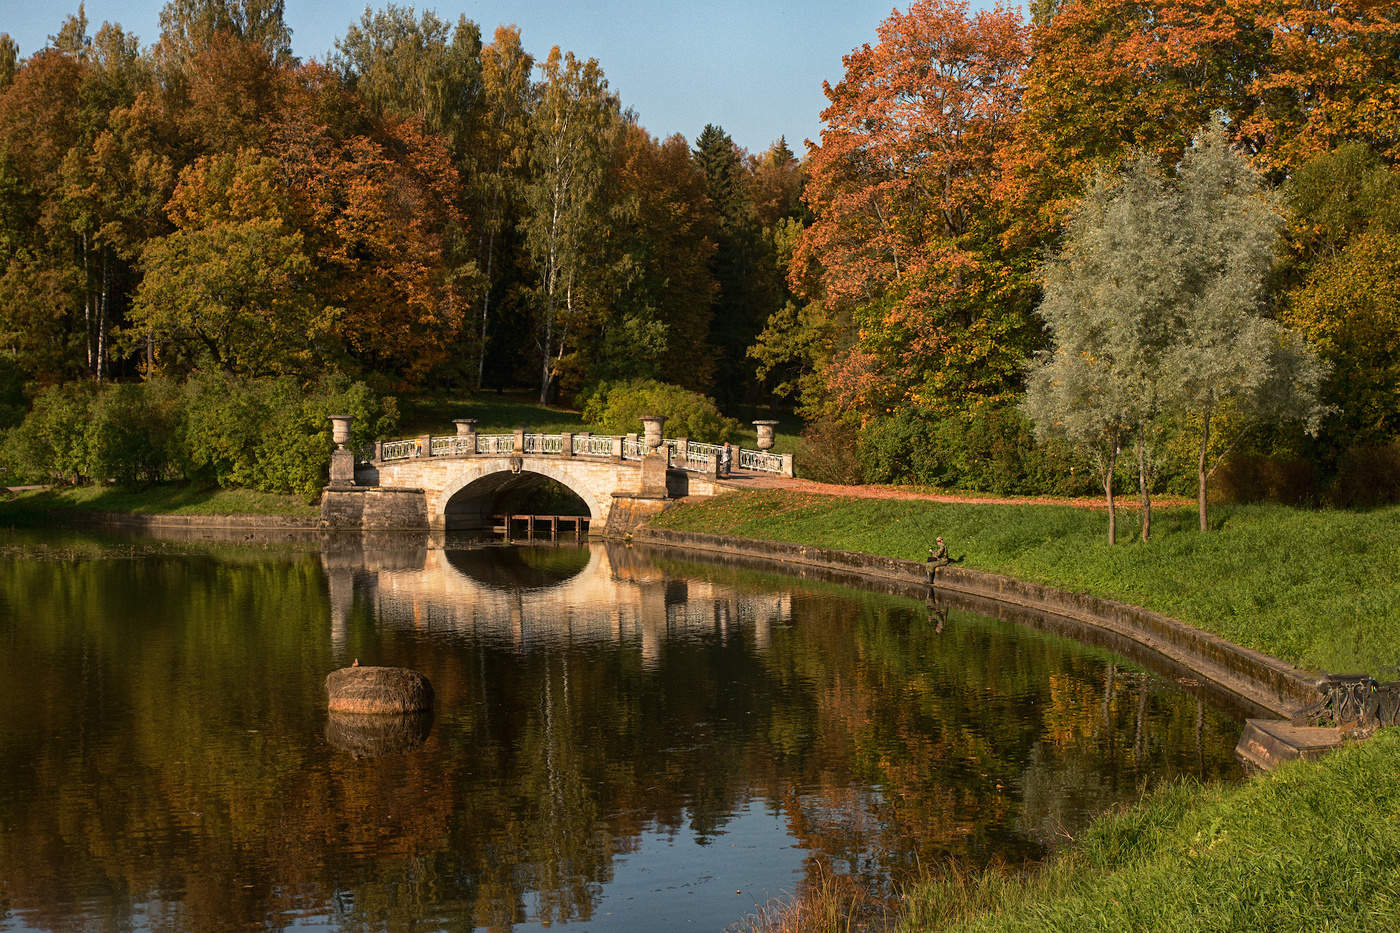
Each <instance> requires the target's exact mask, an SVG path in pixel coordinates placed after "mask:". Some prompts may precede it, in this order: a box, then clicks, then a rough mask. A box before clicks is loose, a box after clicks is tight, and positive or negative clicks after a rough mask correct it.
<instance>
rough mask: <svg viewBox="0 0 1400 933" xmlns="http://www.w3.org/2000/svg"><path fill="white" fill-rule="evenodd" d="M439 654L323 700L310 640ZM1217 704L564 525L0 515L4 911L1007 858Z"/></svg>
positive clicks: (370, 919) (1130, 783) (653, 897)
mask: <svg viewBox="0 0 1400 933" xmlns="http://www.w3.org/2000/svg"><path fill="white" fill-rule="evenodd" d="M356 659H358V660H359V662H360V663H361V664H386V665H398V666H406V667H412V668H415V669H417V670H418V671H421V672H422V673H424V674H425V675H427V676H428V678H429V679H430V680H431V681H432V683H433V686H434V688H435V691H436V694H437V707H436V711H435V714H434V715H433V716H432V717H431V718H430V719H425V720H417V721H407V722H401V723H396V724H394V725H392V726H388V727H381V728H379V729H378V730H377V731H375V730H367V729H366V728H365V727H364V726H363V724H357V723H343V722H337V721H334V720H330V719H329V718H328V715H327V713H326V710H325V695H324V688H323V681H324V678H325V675H326V674H327V673H328V672H329V671H331V670H333V669H335V668H337V667H341V666H345V665H347V664H350V663H351V662H352V661H354V660H356ZM1238 734H1239V722H1238V720H1237V719H1236V718H1235V717H1234V716H1233V714H1231V713H1229V712H1225V711H1220V710H1217V709H1215V708H1213V707H1211V706H1210V705H1208V704H1207V703H1205V702H1203V701H1201V700H1200V699H1198V698H1197V697H1196V696H1194V695H1192V694H1190V693H1188V692H1186V691H1185V690H1184V689H1183V688H1182V687H1180V686H1178V685H1177V684H1175V683H1171V682H1167V681H1163V680H1160V679H1158V678H1156V677H1153V676H1151V675H1149V674H1146V673H1144V672H1142V671H1141V670H1139V669H1136V668H1134V667H1133V666H1131V665H1129V664H1128V663H1127V662H1125V661H1123V660H1122V659H1120V658H1116V657H1115V656H1113V655H1111V654H1109V653H1107V652H1104V651H1101V650H1098V649H1094V648H1088V647H1085V646H1083V645H1080V644H1078V643H1076V642H1073V641H1070V640H1067V639H1063V638H1059V637H1055V636H1052V635H1047V634H1043V633H1039V632H1034V631H1030V630H1027V629H1023V628H1020V627H1018V626H1016V625H1013V624H1010V623H1006V622H999V621H995V620H992V619H988V618H984V617H980V616H977V615H973V614H971V613H967V612H962V611H959V610H957V609H952V610H948V609H944V608H939V607H931V606H929V605H926V604H925V603H924V602H921V601H917V600H913V599H907V598H899V597H894V596H885V595H877V594H873V593H869V592H863V591H860V590H855V589H848V588H843V587H839V586H835V585H832V584H825V583H817V582H809V581H802V580H798V579H795V578H789V577H783V576H779V575H774V574H765V573H756V572H752V571H745V570H739V569H734V568H726V567H719V566H710V565H704V564H699V563H686V562H682V561H680V560H677V559H675V558H674V557H667V556H658V555H657V554H656V553H654V552H653V553H645V554H644V553H640V552H637V551H634V550H627V549H621V548H616V547H610V546H609V547H605V546H603V545H593V546H591V547H589V546H584V547H559V548H518V547H517V548H506V547H481V546H476V547H471V548H449V549H429V548H426V547H423V546H418V545H413V546H406V547H405V546H389V545H387V544H386V545H378V544H371V546H369V547H368V548H366V547H364V546H363V545H362V544H360V543H358V542H357V543H354V544H351V545H348V546H347V545H344V544H341V545H338V546H333V547H329V548H327V549H325V550H324V551H323V550H319V549H318V550H309V549H303V550H296V549H287V548H283V549H272V548H251V547H232V546H223V545H217V546H216V545H195V544H170V543H160V542H153V541H128V542H118V541H114V540H100V539H97V538H93V537H87V536H75V535H60V534H56V533H48V534H35V533H21V532H0V930H4V931H19V930H73V929H80V930H89V929H91V930H128V929H161V930H190V931H203V930H226V929H227V930H233V929H248V928H250V927H253V928H273V929H297V930H302V929H305V930H378V929H410V928H412V929H450V930H471V929H490V930H537V929H542V928H544V927H546V926H549V927H556V926H561V925H562V926H564V927H566V928H567V929H570V930H580V931H582V930H594V931H605V930H606V931H632V930H636V931H642V930H654V929H660V928H685V929H695V930H710V931H718V930H722V929H724V928H725V926H726V925H728V924H731V923H733V922H735V921H737V920H740V919H741V918H742V917H744V916H745V914H746V913H748V912H750V911H752V910H753V909H754V906H755V905H756V904H762V903H764V902H765V901H767V900H768V899H769V898H774V897H781V896H784V895H789V894H791V893H792V892H794V891H795V890H798V889H799V888H800V886H801V885H802V884H803V883H804V882H805V881H807V880H808V879H811V878H814V877H816V876H818V875H819V874H820V873H823V872H833V871H834V872H838V873H849V874H852V875H854V876H856V877H857V878H858V879H860V880H861V881H862V882H863V883H865V884H867V885H868V886H870V887H871V888H873V889H875V890H876V891H881V890H888V889H889V887H890V886H891V885H893V884H898V883H899V882H901V881H903V880H905V879H907V878H909V877H910V876H911V875H913V874H915V873H917V872H918V871H920V870H924V871H929V870H933V871H937V870H938V869H939V868H940V867H942V866H946V865H948V864H949V863H950V862H956V863H959V864H962V865H965V866H976V865H982V864H986V863H988V862H990V861H993V860H998V861H1001V862H1005V863H1010V864H1012V865H1023V864H1029V863H1032V862H1034V861H1035V860H1037V859H1039V858H1042V857H1043V856H1044V855H1045V854H1046V853H1047V852H1049V851H1051V850H1052V849H1054V848H1055V847H1056V846H1058V845H1062V844H1064V842H1065V840H1067V839H1068V838H1069V837H1070V836H1072V835H1073V834H1074V833H1075V832H1077V831H1078V829H1079V828H1081V827H1082V826H1083V825H1084V824H1085V822H1086V821H1087V820H1088V819H1089V818H1090V817H1091V816H1092V815H1093V814H1095V813H1098V812H1101V811H1103V810H1105V809H1107V808H1110V807H1112V806H1114V805H1115V804H1119V803H1122V802H1126V801H1130V800H1132V799H1134V798H1136V797H1137V796H1138V795H1139V794H1140V792H1141V790H1142V788H1143V787H1144V786H1145V785H1148V784H1151V783H1152V782H1156V781H1159V780H1162V779H1164V778H1169V777H1172V776H1177V775H1183V774H1189V775H1193V776H1197V777H1201V778H1205V779H1216V778H1221V777H1231V776H1233V775H1234V774H1235V768H1236V766H1235V764H1234V762H1233V758H1232V754H1231V749H1232V748H1233V745H1234V743H1235V740H1236V738H1237V737H1238Z"/></svg>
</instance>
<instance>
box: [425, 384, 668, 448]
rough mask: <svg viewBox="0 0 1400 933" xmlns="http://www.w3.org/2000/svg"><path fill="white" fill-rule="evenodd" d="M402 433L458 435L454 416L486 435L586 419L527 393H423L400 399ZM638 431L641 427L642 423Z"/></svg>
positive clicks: (579, 424)
mask: <svg viewBox="0 0 1400 933" xmlns="http://www.w3.org/2000/svg"><path fill="white" fill-rule="evenodd" d="M399 413H400V416H401V417H400V422H399V432H398V433H399V435H400V436H402V437H415V436H417V435H420V434H455V433H456V432H457V426H456V425H454V424H453V423H452V419H453V418H475V419H476V420H477V425H476V429H477V430H478V431H480V432H481V433H483V434H508V433H510V432H511V431H513V430H514V429H516V428H525V429H526V430H527V431H530V432H531V433H535V434H559V433H562V432H564V431H581V430H586V428H585V425H584V423H583V418H582V417H581V416H580V415H579V413H578V412H576V411H570V410H569V409H567V408H548V407H546V406H544V405H540V404H539V403H537V402H536V401H535V399H534V397H533V396H532V395H530V394H528V393H521V392H507V393H503V394H501V395H497V394H496V393H494V392H482V393H477V394H474V395H473V394H468V395H457V396H454V397H452V398H443V397H441V396H423V397H417V398H401V399H399ZM638 430H641V427H640V425H639V426H638Z"/></svg>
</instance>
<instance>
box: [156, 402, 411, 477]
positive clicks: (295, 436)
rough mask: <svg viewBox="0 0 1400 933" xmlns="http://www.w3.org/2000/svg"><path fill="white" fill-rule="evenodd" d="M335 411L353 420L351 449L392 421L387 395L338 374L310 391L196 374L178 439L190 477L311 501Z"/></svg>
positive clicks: (323, 470)
mask: <svg viewBox="0 0 1400 933" xmlns="http://www.w3.org/2000/svg"><path fill="white" fill-rule="evenodd" d="M333 414H335V415H350V416H351V417H352V418H353V419H354V420H353V421H352V422H351V425H350V427H351V437H350V442H351V444H352V445H353V446H362V445H364V444H367V443H368V442H370V441H372V440H373V439H374V438H375V437H378V436H381V435H383V434H387V433H389V432H391V431H392V430H393V429H394V428H395V427H396V426H397V424H398V407H397V405H396V403H395V400H394V399H393V398H384V399H381V398H379V397H378V396H376V395H375V394H374V393H373V392H372V391H371V390H370V389H369V387H368V386H366V385H365V384H364V383H361V382H356V383H351V382H350V381H349V380H348V379H346V378H344V377H327V378H324V379H322V380H321V381H320V382H318V383H317V384H316V385H314V386H312V387H311V388H309V389H303V388H302V387H301V386H300V385H299V384H298V383H297V382H296V380H294V379H292V378H291V377H281V378H276V379H261V380H253V381H248V380H235V379H232V378H230V377H228V376H224V375H204V376H198V377H195V378H193V379H191V380H190V381H189V382H188V383H187V384H186V386H185V404H184V430H183V438H182V440H183V444H184V448H185V450H186V452H187V457H188V462H189V465H190V471H191V474H192V476H197V477H202V478H205V479H207V480H210V481H212V482H214V483H217V484H218V485H219V486H223V487H232V486H242V487H247V488H250V489H258V490H261V491H263V492H280V493H294V494H296V495H300V496H305V497H307V498H308V499H309V498H312V497H314V496H315V495H316V493H317V492H318V491H319V490H320V488H321V487H322V486H324V485H325V483H326V474H327V470H328V467H329V464H330V456H331V450H332V449H333V447H334V444H333V443H332V441H331V425H330V420H329V416H330V415H333Z"/></svg>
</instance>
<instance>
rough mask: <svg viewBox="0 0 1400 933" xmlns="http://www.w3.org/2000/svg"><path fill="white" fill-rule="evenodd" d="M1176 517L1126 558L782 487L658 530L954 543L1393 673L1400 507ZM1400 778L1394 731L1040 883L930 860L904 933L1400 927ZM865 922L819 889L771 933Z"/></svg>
mask: <svg viewBox="0 0 1400 933" xmlns="http://www.w3.org/2000/svg"><path fill="white" fill-rule="evenodd" d="M1156 517H1157V521H1156V522H1154V537H1153V539H1152V540H1151V541H1149V542H1147V543H1146V544H1144V543H1141V542H1137V541H1133V540H1131V539H1129V540H1127V541H1125V542H1123V543H1120V544H1118V545H1115V546H1112V547H1110V546H1109V545H1108V544H1107V542H1106V541H1105V540H1104V529H1103V516H1102V515H1100V514H1097V513H1094V512H1092V511H1089V510H1085V509H1083V508H1076V507H1073V506H1070V505H1041V504H1015V505H1012V504H992V503H957V502H952V503H948V502H931V501H927V500H922V501H920V500H907V499H898V500H892V499H878V498H869V497H861V498H856V497H846V496H839V495H814V494H811V493H805V492H796V491H792V490H763V491H755V492H738V493H735V494H732V495H727V496H723V497H719V498H716V499H712V500H707V501H703V502H702V501H696V502H690V503H686V504H684V505H681V506H678V507H676V508H674V509H672V510H670V511H668V512H666V513H664V514H663V515H661V516H659V517H658V518H657V519H654V520H653V521H652V523H651V524H652V525H653V526H655V527H661V528H668V529H674V530H680V531H690V532H699V533H704V534H723V535H730V536H735V537H742V538H749V539H754V540H759V541H783V542H789V543H793V544H802V545H807V546H814V547H822V548H833V549H839V550H846V551H855V552H859V553H864V554H871V555H877V556H883V557H894V558H899V559H904V560H915V561H917V560H920V559H922V558H923V557H924V556H926V554H927V548H928V546H929V545H930V544H931V543H932V542H933V539H934V538H935V537H937V536H939V535H942V536H943V537H944V538H945V539H946V540H947V541H948V542H949V545H950V549H951V551H952V553H953V555H954V556H961V557H962V566H965V567H968V568H972V569H977V570H983V571H988V572H992V573H999V574H1005V575H1007V576H1011V577H1016V578H1017V579H1021V580H1026V581H1030V582H1036V583H1043V584H1045V585H1048V586H1053V587H1057V588H1059V589H1063V590H1068V591H1071V592H1079V593H1089V594H1092V595H1095V596H1100V597H1103V598H1107V599H1114V600H1118V601H1121V602H1126V603H1130V604H1133V605H1137V606H1142V607H1144V608H1148V609H1152V610H1155V611H1157V612H1161V613H1164V614H1167V615H1171V616H1174V617H1176V618H1179V619H1182V620H1183V621H1186V622H1188V623H1190V624H1192V625H1194V626H1197V627H1199V628H1201V629H1202V630H1204V631H1208V632H1212V633H1215V634H1218V635H1221V636H1222V637H1225V638H1227V639H1229V640H1231V641H1234V642H1236V643H1238V644H1243V645H1246V646H1248V647H1251V648H1255V649H1256V650H1259V651H1262V652H1264V653H1266V654H1270V655H1273V656H1275V657H1279V658H1282V659H1284V660H1287V661H1290V662H1292V663H1295V664H1298V665H1300V666H1303V667H1310V668H1313V669H1316V670H1330V671H1344V670H1355V671H1366V672H1368V673H1372V674H1374V675H1377V676H1378V677H1380V678H1381V679H1387V680H1388V679H1394V677H1395V674H1396V671H1395V669H1394V667H1393V666H1392V665H1394V664H1396V663H1397V660H1400V581H1397V574H1396V573H1395V569H1396V568H1397V567H1400V534H1397V533H1400V509H1395V508H1390V509H1379V510H1374V511H1368V512H1327V511H1307V510H1299V509H1287V508H1282V507H1277V506H1222V507H1218V508H1216V509H1215V510H1213V513H1212V517H1213V520H1214V526H1213V527H1214V530H1213V531H1212V532H1210V533H1208V534H1202V533H1200V532H1199V531H1198V530H1196V529H1195V525H1194V523H1195V518H1196V516H1195V511H1194V510H1193V509H1190V508H1183V509H1165V510H1162V511H1161V512H1159V513H1158V515H1157V516H1156ZM1126 531H1127V534H1128V535H1131V533H1132V531H1133V529H1132V528H1131V527H1129V528H1128V529H1126ZM1125 537H1126V536H1125ZM1397 774H1400V731H1398V730H1388V731H1385V732H1382V733H1380V734H1379V735H1377V736H1376V737H1375V738H1374V739H1372V740H1371V741H1369V742H1366V743H1364V744H1359V745H1348V746H1344V747H1342V748H1341V749H1339V750H1337V751H1335V752H1333V753H1332V754H1330V755H1328V756H1326V757H1325V758H1323V759H1321V760H1316V761H1307V762H1296V763H1293V764H1290V765H1287V766H1285V767H1283V768H1280V769H1279V770H1278V771H1276V772H1272V773H1269V774H1265V775H1260V776H1258V777H1256V778H1255V779H1254V780H1251V781H1248V782H1246V783H1244V784H1242V785H1237V786H1210V787H1208V786H1202V785H1199V784H1195V783H1183V784H1178V785H1173V786H1170V787H1165V788H1159V789H1157V790H1156V791H1154V792H1152V793H1149V794H1148V795H1147V796H1146V797H1145V798H1144V799H1143V801H1142V802H1141V803H1140V804H1138V805H1137V806H1135V807H1133V808H1131V809H1129V810H1127V811H1125V812H1123V813H1115V814H1108V815H1105V816H1104V817H1102V818H1100V819H1099V820H1097V821H1096V822H1095V823H1094V824H1093V826H1092V827H1091V828H1090V829H1089V830H1088V831H1087V832H1086V833H1085V834H1083V835H1082V836H1081V837H1080V838H1077V839H1076V840H1075V845H1074V846H1072V847H1070V848H1069V849H1067V850H1066V851H1065V852H1064V853H1063V854H1061V855H1060V856H1058V857H1056V858H1054V859H1052V860H1051V861H1050V862H1048V863H1047V864H1046V865H1045V866H1044V867H1043V868H1042V869H1040V870H1039V871H1036V872H1032V873H1030V874H1027V875H1008V874H1003V873H1001V872H998V871H996V870H990V871H985V872H974V873H963V872H961V871H959V870H958V869H957V867H956V866H928V878H927V880H926V881H925V882H924V883H923V884H920V885H918V886H916V887H914V888H913V889H911V890H909V891H907V892H906V895H905V898H904V899H903V901H902V903H901V905H900V908H899V913H900V925H899V929H900V930H902V931H905V933H922V931H927V930H944V929H951V930H966V931H979V933H981V931H1010V930H1026V931H1030V930H1035V931H1043V930H1065V931H1080V930H1104V931H1109V930H1114V931H1116V930H1125V929H1143V930H1146V929H1151V930H1201V929H1210V930H1240V931H1245V930H1250V931H1252V930H1260V929H1278V930H1311V929H1325V928H1333V927H1336V928H1340V927H1341V926H1347V927H1354V928H1356V929H1375V930H1382V929H1384V930H1390V929H1395V928H1397V926H1400V871H1397V869H1400V818H1397V816H1396V813H1397V812H1400V796H1398V795H1400V781H1397V780H1396V775H1397ZM835 897H836V899H837V900H839V894H838V895H836V896H835ZM833 908H834V909H833ZM858 909H859V908H858V905H855V904H838V903H833V894H832V892H830V891H828V892H815V893H812V894H811V895H810V896H809V897H808V898H807V899H806V900H803V899H799V900H798V901H795V902H793V904H791V905H789V909H788V910H786V911H776V912H774V913H772V914H770V915H769V917H768V918H767V922H766V923H765V924H762V925H760V926H761V928H762V929H764V930H765V931H766V933H780V931H788V930H792V931H796V930H804V931H822V930H827V929H830V930H838V929H844V927H842V926H841V925H840V923H839V922H834V923H833V924H831V925H823V923H822V922H820V921H816V922H815V923H814V921H813V918H814V917H817V918H820V917H823V916H830V917H834V918H841V917H849V916H851V915H852V913H853V912H858Z"/></svg>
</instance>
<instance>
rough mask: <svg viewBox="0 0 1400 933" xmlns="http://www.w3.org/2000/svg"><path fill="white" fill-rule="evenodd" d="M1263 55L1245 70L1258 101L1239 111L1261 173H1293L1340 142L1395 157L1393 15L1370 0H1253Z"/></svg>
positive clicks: (1399, 29)
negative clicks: (1263, 42)
mask: <svg viewBox="0 0 1400 933" xmlns="http://www.w3.org/2000/svg"><path fill="white" fill-rule="evenodd" d="M1245 8H1246V9H1252V10H1253V12H1254V19H1255V22H1256V26H1257V28H1258V29H1259V30H1260V31H1261V32H1263V33H1264V34H1266V35H1267V36H1268V56H1267V59H1266V61H1265V62H1264V63H1263V65H1262V66H1261V67H1256V68H1254V69H1252V70H1251V71H1249V72H1248V73H1247V77H1248V89H1249V92H1250V94H1251V95H1252V96H1253V97H1254V98H1255V99H1256V101H1257V104H1256V106H1255V107H1254V108H1253V109H1252V111H1251V112H1250V113H1249V114H1248V115H1242V119H1241V121H1240V122H1241V127H1240V132H1241V135H1242V136H1243V137H1244V138H1245V139H1248V140H1250V141H1251V144H1252V146H1253V148H1254V149H1255V151H1256V152H1257V153H1258V161H1259V164H1260V166H1261V168H1262V169H1263V170H1265V171H1266V172H1269V173H1271V174H1272V175H1274V176H1276V177H1281V176H1284V175H1286V174H1289V173H1292V172H1296V171H1297V170H1299V169H1301V168H1302V166H1303V165H1304V164H1305V163H1306V162H1307V161H1308V160H1309V159H1311V158H1312V157H1314V156H1317V155H1320V154H1322V153H1325V152H1327V151H1329V150H1331V149H1334V148H1336V147H1338V146H1341V145H1342V144H1344V143H1347V142H1359V143H1362V144H1364V145H1367V146H1370V147H1371V148H1372V149H1374V150H1375V151H1376V152H1377V153H1379V154H1380V155H1382V156H1383V157H1384V158H1385V159H1386V160H1387V161H1388V162H1390V163H1391V164H1395V163H1396V162H1397V161H1400V107H1397V106H1396V103H1395V88H1396V87H1397V86H1400V15H1397V13H1396V9H1395V5H1394V4H1392V3H1376V2H1373V0H1336V2H1331V3H1325V4H1323V3H1313V2H1306V0H1253V2H1252V3H1249V4H1246V6H1245Z"/></svg>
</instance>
